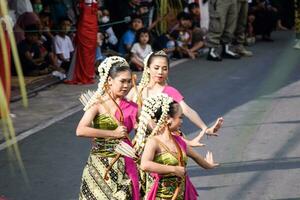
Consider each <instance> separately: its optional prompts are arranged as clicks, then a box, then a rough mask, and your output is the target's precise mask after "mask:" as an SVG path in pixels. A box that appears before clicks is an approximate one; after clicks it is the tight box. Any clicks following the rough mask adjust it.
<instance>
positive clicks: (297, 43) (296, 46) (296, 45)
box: [294, 40, 300, 50]
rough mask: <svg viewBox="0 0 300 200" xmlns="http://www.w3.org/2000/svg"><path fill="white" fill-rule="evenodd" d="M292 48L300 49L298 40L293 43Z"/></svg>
mask: <svg viewBox="0 0 300 200" xmlns="http://www.w3.org/2000/svg"><path fill="white" fill-rule="evenodd" d="M294 48H295V49H299V50H300V40H297V41H296V44H295V45H294Z"/></svg>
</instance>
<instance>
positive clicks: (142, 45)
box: [130, 28, 152, 71]
mask: <svg viewBox="0 0 300 200" xmlns="http://www.w3.org/2000/svg"><path fill="white" fill-rule="evenodd" d="M136 38H137V41H138V42H136V43H134V45H133V46H132V48H131V53H132V55H131V59H130V60H131V62H132V64H133V65H134V67H136V68H137V70H139V71H142V70H143V69H144V64H143V61H144V59H145V58H146V56H147V55H148V54H150V53H151V52H152V47H151V45H150V44H149V43H150V32H149V31H148V29H146V28H142V29H140V30H139V31H138V32H137V35H136Z"/></svg>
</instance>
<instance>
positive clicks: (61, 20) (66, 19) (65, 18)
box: [59, 17, 72, 25]
mask: <svg viewBox="0 0 300 200" xmlns="http://www.w3.org/2000/svg"><path fill="white" fill-rule="evenodd" d="M64 21H69V22H70V23H71V24H72V20H71V19H70V18H69V17H62V18H60V19H59V24H60V25H61V24H62V23H63V22H64Z"/></svg>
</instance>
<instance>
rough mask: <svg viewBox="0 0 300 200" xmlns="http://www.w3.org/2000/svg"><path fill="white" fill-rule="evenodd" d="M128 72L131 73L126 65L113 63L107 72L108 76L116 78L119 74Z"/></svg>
mask: <svg viewBox="0 0 300 200" xmlns="http://www.w3.org/2000/svg"><path fill="white" fill-rule="evenodd" d="M125 71H128V72H130V73H131V69H130V67H129V66H128V65H124V64H123V63H122V62H118V63H115V64H113V65H112V66H111V68H110V69H109V72H108V76H110V77H111V78H113V79H114V78H116V77H117V76H118V74H119V73H120V72H125Z"/></svg>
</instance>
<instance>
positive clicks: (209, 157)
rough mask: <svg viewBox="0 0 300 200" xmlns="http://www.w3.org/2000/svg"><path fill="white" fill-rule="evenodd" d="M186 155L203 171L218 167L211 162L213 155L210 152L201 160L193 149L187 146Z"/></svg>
mask: <svg viewBox="0 0 300 200" xmlns="http://www.w3.org/2000/svg"><path fill="white" fill-rule="evenodd" d="M187 155H188V156H189V157H190V158H192V159H193V160H194V161H195V162H196V163H197V164H198V165H199V166H200V167H203V168H204V169H212V168H215V167H216V166H219V164H218V163H215V162H214V160H213V155H212V153H211V152H210V151H208V152H207V154H206V157H205V158H203V157H202V156H201V155H200V154H198V153H197V152H196V151H195V150H193V148H191V147H189V146H187Z"/></svg>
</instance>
